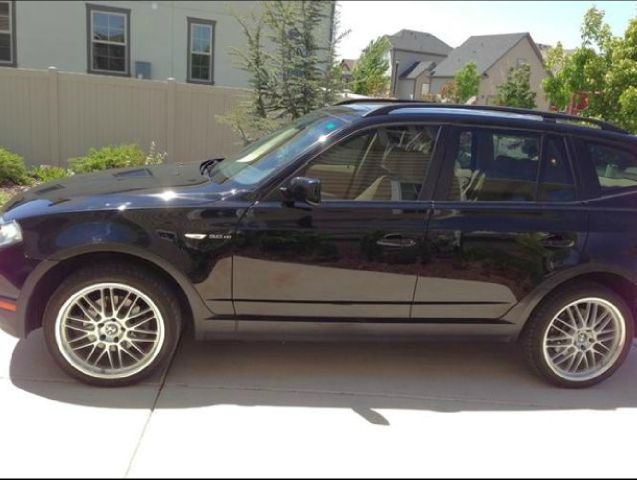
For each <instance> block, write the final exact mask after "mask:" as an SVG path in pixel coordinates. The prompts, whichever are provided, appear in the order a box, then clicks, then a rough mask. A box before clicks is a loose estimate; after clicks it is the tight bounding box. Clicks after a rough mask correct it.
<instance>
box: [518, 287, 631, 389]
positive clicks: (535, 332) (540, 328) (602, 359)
mask: <svg viewBox="0 0 637 480" xmlns="http://www.w3.org/2000/svg"><path fill="white" fill-rule="evenodd" d="M633 335H634V321H633V316H632V313H631V310H630V308H629V307H628V305H627V304H626V302H625V301H624V299H623V298H622V297H620V296H619V295H618V294H617V293H615V292H614V291H613V290H610V289H608V288H606V287H604V286H602V285H598V284H595V283H577V284H573V285H571V286H570V287H567V288H564V289H561V290H558V291H556V292H554V293H552V294H550V295H549V296H548V297H547V298H546V299H545V300H544V301H543V302H542V303H541V304H540V305H539V307H538V308H537V309H536V310H535V312H534V313H533V315H532V316H531V318H530V319H529V323H528V325H527V327H526V329H525V332H524V334H523V336H522V341H523V345H524V348H525V350H526V356H527V359H528V361H529V363H530V364H531V366H532V367H534V368H535V369H536V370H537V371H538V372H539V373H540V374H541V375H542V376H543V377H544V378H545V379H546V380H548V381H549V382H551V383H553V384H556V385H559V386H562V387H570V388H581V387H588V386H591V385H594V384H596V383H599V382H601V381H603V380H605V379H606V378H608V377H610V376H611V375H612V374H613V373H614V372H615V371H616V370H617V369H618V368H619V367H620V366H621V364H622V363H623V362H624V360H625V359H626V356H627V355H628V352H629V350H630V345H631V341H632V338H633Z"/></svg>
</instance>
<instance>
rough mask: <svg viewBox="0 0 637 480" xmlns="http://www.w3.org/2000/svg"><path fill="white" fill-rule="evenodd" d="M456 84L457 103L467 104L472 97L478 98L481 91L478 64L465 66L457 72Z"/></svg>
mask: <svg viewBox="0 0 637 480" xmlns="http://www.w3.org/2000/svg"><path fill="white" fill-rule="evenodd" d="M454 83H455V92H454V94H455V102H456V103H465V102H466V101H467V100H469V99H470V98H471V97H475V96H477V95H478V91H479V90H480V75H479V74H478V66H477V64H476V63H475V62H469V63H467V64H465V66H464V67H462V68H461V69H460V70H458V71H457V72H456V75H455V77H454Z"/></svg>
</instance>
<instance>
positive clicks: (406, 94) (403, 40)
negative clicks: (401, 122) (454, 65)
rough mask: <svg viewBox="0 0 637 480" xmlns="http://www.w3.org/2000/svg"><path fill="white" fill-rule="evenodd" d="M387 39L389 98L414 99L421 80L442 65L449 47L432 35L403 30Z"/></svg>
mask: <svg viewBox="0 0 637 480" xmlns="http://www.w3.org/2000/svg"><path fill="white" fill-rule="evenodd" d="M387 39H388V40H389V43H390V45H391V47H390V49H389V51H388V52H387V60H388V61H389V72H388V74H389V76H390V79H391V85H390V92H389V94H390V96H392V97H397V98H401V99H407V100H418V99H419V98H421V95H422V92H423V87H422V85H423V79H424V78H428V77H429V76H430V75H431V71H432V69H433V67H435V66H436V65H437V64H439V63H440V62H442V61H443V60H444V59H445V58H447V55H449V52H451V51H452V48H451V47H450V46H449V45H447V44H446V43H445V42H443V41H442V40H440V39H439V38H438V37H436V36H435V35H432V34H431V33H427V32H417V31H414V30H406V29H403V30H401V31H399V32H396V33H394V34H393V35H388V36H387Z"/></svg>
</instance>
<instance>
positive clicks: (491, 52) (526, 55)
mask: <svg viewBox="0 0 637 480" xmlns="http://www.w3.org/2000/svg"><path fill="white" fill-rule="evenodd" d="M469 62H475V63H476V64H477V67H478V73H479V74H480V78H481V80H480V90H479V93H478V98H477V103H478V104H479V105H490V104H493V103H494V101H495V98H496V95H497V89H496V87H497V86H498V85H501V84H503V83H504V82H505V81H506V78H507V74H508V72H509V70H510V69H511V68H515V67H518V66H520V65H522V64H528V65H529V66H530V67H531V88H532V89H533V90H534V91H535V92H536V93H537V96H536V104H537V108H538V109H541V110H546V109H548V107H549V104H548V101H547V100H546V98H545V96H544V92H543V90H542V80H544V78H546V77H547V76H548V75H549V73H548V72H547V71H546V69H545V67H544V62H543V59H542V53H541V52H540V50H539V48H538V47H537V45H536V44H535V42H534V41H533V39H532V38H531V35H530V34H529V33H526V32H525V33H509V34H501V35H481V36H473V37H469V38H468V39H467V40H466V41H465V42H464V43H463V44H462V45H460V46H459V47H458V48H456V49H454V50H453V51H452V52H451V53H450V54H449V56H448V57H447V58H446V59H445V60H444V61H442V62H440V63H439V64H438V65H437V66H436V67H435V69H434V71H433V74H432V75H431V77H430V82H431V84H430V86H429V91H430V92H431V93H434V94H439V93H440V92H441V90H442V88H443V86H444V85H445V84H446V83H448V82H450V81H452V80H453V78H454V76H455V74H456V72H457V71H458V70H459V69H461V68H462V67H463V66H464V65H466V64H467V63H469Z"/></svg>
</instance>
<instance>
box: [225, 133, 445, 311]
mask: <svg viewBox="0 0 637 480" xmlns="http://www.w3.org/2000/svg"><path fill="white" fill-rule="evenodd" d="M439 134H440V128H439V127H438V126H433V125H385V126H378V127H373V128H368V129H366V130H365V131H362V132H358V133H355V134H353V135H351V136H349V137H347V138H345V139H344V140H342V141H340V142H339V143H338V144H336V145H334V146H332V147H330V148H328V149H327V150H326V151H324V152H323V153H321V154H319V155H318V156H316V157H315V158H314V159H312V160H310V161H309V162H307V163H305V164H304V165H303V166H301V167H300V168H299V169H298V170H297V171H296V172H295V173H294V174H293V175H291V176H289V177H288V178H286V179H283V180H282V181H281V183H280V185H279V187H280V186H285V185H286V184H287V183H288V182H289V180H290V179H291V178H294V177H298V176H304V177H312V178H315V179H318V180H320V181H321V188H322V201H321V202H320V203H319V204H318V205H315V206H311V205H308V204H306V203H299V202H295V203H288V202H285V201H284V198H283V197H282V195H281V193H280V191H279V188H276V189H275V190H274V191H273V192H272V193H271V195H269V196H268V197H267V198H266V199H264V200H263V201H260V202H258V203H257V204H255V205H254V206H253V207H252V208H250V210H249V211H248V212H247V213H246V215H244V216H243V218H242V220H241V222H240V224H239V227H238V236H239V239H240V246H239V247H238V249H239V250H238V252H237V254H235V256H234V258H233V299H234V306H235V310H236V314H237V316H238V317H239V318H245V317H251V316H256V317H259V318H267V317H295V318H305V319H307V318H317V317H318V318H321V319H326V318H331V319H333V320H334V319H339V318H375V319H408V318H409V316H410V309H411V304H412V299H413V294H414V288H415V286H416V282H417V274H418V264H419V261H420V258H421V257H422V254H423V248H425V244H424V237H425V232H426V221H427V215H428V211H429V210H430V206H431V204H430V202H424V201H422V200H421V198H422V193H423V190H422V188H423V183H424V179H425V175H426V172H427V171H428V169H429V168H430V166H431V165H432V164H433V163H434V158H435V157H436V155H437V149H436V145H437V138H438V136H439Z"/></svg>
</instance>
